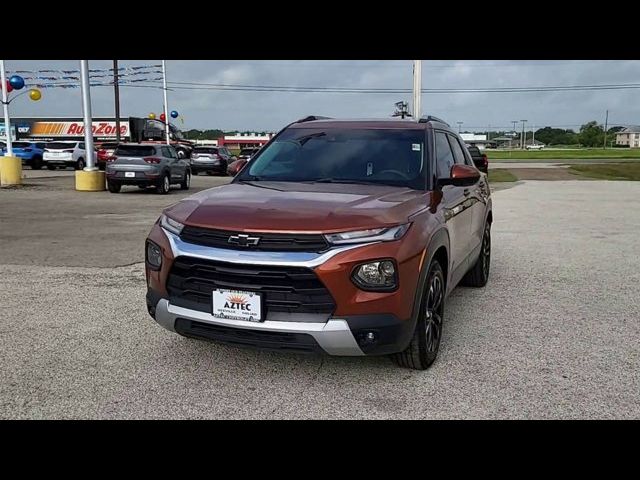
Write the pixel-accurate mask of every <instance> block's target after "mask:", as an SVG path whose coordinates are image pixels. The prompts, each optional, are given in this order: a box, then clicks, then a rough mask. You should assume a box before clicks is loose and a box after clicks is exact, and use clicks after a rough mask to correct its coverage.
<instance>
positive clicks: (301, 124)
mask: <svg viewBox="0 0 640 480" xmlns="http://www.w3.org/2000/svg"><path fill="white" fill-rule="evenodd" d="M310 127H311V128H315V127H323V128H346V129H349V128H353V129H356V128H357V129H393V130H395V129H398V130H425V129H428V128H433V127H438V128H441V129H444V130H447V131H449V132H451V133H455V132H454V131H453V130H452V129H451V127H449V125H447V124H446V123H442V122H439V121H436V120H431V119H421V120H420V121H418V122H416V121H415V120H413V119H406V118H345V119H337V118H322V119H316V120H303V121H298V122H296V123H293V124H292V125H290V126H289V128H310Z"/></svg>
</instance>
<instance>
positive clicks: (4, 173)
mask: <svg viewBox="0 0 640 480" xmlns="http://www.w3.org/2000/svg"><path fill="white" fill-rule="evenodd" d="M0 185H2V186H3V187H4V186H8V185H22V159H20V158H18V157H0Z"/></svg>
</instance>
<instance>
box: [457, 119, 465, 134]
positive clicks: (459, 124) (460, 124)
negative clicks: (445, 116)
mask: <svg viewBox="0 0 640 480" xmlns="http://www.w3.org/2000/svg"><path fill="white" fill-rule="evenodd" d="M456 123H457V124H458V133H460V127H462V124H463V123H464V122H456Z"/></svg>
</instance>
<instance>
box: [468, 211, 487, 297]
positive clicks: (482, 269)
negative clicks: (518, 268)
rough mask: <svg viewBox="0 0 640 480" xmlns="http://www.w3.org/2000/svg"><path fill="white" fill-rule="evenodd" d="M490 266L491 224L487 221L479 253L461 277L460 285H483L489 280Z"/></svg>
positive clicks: (476, 286) (477, 286)
mask: <svg viewBox="0 0 640 480" xmlns="http://www.w3.org/2000/svg"><path fill="white" fill-rule="evenodd" d="M490 267H491V224H490V223H489V222H487V224H486V225H485V227H484V234H483V235H482V246H481V247H480V255H479V256H478V260H476V263H475V264H474V265H473V267H472V268H471V270H469V271H468V272H467V274H466V275H465V276H464V277H463V278H462V285H464V286H465V287H475V288H479V287H484V286H485V285H486V284H487V281H488V280H489V269H490Z"/></svg>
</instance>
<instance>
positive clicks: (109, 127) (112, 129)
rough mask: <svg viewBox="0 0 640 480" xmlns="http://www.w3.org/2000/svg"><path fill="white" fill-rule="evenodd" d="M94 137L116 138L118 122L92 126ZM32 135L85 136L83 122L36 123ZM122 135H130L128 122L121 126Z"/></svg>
mask: <svg viewBox="0 0 640 480" xmlns="http://www.w3.org/2000/svg"><path fill="white" fill-rule="evenodd" d="M91 131H92V133H93V135H96V136H102V137H115V135H116V122H95V123H93V124H92V125H91ZM31 134H32V135H42V136H52V137H61V136H76V135H77V136H82V135H84V123H83V122H35V123H34V124H33V125H32V128H31ZM120 135H121V136H123V137H126V136H127V135H129V125H128V123H127V122H126V121H124V122H122V123H121V124H120Z"/></svg>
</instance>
